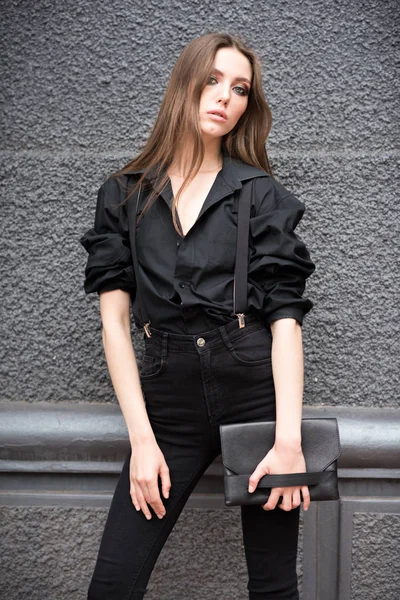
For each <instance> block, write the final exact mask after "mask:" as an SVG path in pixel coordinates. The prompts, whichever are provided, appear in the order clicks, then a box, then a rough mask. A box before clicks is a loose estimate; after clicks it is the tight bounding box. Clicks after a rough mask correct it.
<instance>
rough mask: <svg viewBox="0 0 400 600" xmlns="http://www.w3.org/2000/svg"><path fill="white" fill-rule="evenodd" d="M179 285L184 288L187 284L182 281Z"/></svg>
mask: <svg viewBox="0 0 400 600" xmlns="http://www.w3.org/2000/svg"><path fill="white" fill-rule="evenodd" d="M179 287H180V288H182V289H183V288H185V287H186V284H185V283H183V282H182V281H181V282H180V284H179Z"/></svg>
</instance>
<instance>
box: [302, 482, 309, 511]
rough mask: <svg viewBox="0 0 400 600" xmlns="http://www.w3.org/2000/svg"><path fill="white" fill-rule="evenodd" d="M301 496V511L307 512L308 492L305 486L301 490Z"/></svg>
mask: <svg viewBox="0 0 400 600" xmlns="http://www.w3.org/2000/svg"><path fill="white" fill-rule="evenodd" d="M301 495H302V496H303V509H304V510H308V509H309V507H310V491H309V489H308V486H307V485H305V486H303V487H302V488H301Z"/></svg>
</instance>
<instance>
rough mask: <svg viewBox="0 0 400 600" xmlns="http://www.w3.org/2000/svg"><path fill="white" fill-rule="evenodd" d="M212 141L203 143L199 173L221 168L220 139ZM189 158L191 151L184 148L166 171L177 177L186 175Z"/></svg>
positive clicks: (190, 157) (215, 170)
mask: <svg viewBox="0 0 400 600" xmlns="http://www.w3.org/2000/svg"><path fill="white" fill-rule="evenodd" d="M212 142H214V143H208V144H207V143H206V145H205V151H204V158H203V162H202V163H201V166H200V170H199V173H212V172H214V173H216V172H217V171H219V170H220V169H221V168H222V152H221V139H220V138H219V139H214V140H212ZM216 142H218V143H216ZM191 159H192V153H191V152H190V150H189V151H188V150H187V148H185V151H184V152H182V153H181V154H180V156H175V158H174V160H173V162H172V164H171V165H170V168H169V169H168V172H169V173H170V174H172V175H175V176H178V177H186V175H187V173H188V171H189V167H190V162H191Z"/></svg>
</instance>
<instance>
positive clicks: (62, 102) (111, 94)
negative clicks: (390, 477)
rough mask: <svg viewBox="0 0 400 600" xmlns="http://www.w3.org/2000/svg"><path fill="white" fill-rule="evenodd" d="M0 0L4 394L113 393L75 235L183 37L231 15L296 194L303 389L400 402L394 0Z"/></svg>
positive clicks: (140, 124)
mask: <svg viewBox="0 0 400 600" xmlns="http://www.w3.org/2000/svg"><path fill="white" fill-rule="evenodd" d="M2 4H3V7H2V31H1V42H0V43H1V55H2V57H3V94H4V106H5V111H4V118H3V121H2V133H3V148H2V153H1V156H2V167H1V174H2V184H1V185H2V209H1V213H2V216H1V219H2V224H3V232H4V233H3V240H2V241H3V244H2V246H3V247H2V254H3V255H4V259H3V260H2V262H1V265H0V268H1V273H0V275H1V281H2V303H1V310H2V321H1V340H2V345H1V355H0V373H1V386H2V399H4V400H11V401H13V400H29V401H37V400H44V401H49V400H53V401H54V400H56V401H63V400H69V401H93V400H100V401H113V400H114V398H113V393H112V389H111V385H110V383H109V381H108V375H107V373H106V366H105V362H104V359H103V355H102V348H101V337H100V323H99V316H98V310H97V298H95V297H92V298H85V295H84V292H83V289H82V282H83V269H84V265H85V261H86V254H85V252H84V250H83V248H81V247H80V245H79V243H78V238H79V237H80V235H82V233H83V232H84V231H86V229H88V228H89V227H91V226H92V222H93V217H94V207H95V201H96V192H97V188H98V186H99V185H100V183H101V182H102V181H103V180H104V179H105V177H106V176H107V174H109V173H110V172H111V171H112V170H114V169H117V168H119V167H121V166H122V165H123V164H124V163H125V161H127V160H128V159H129V158H130V157H132V156H133V155H134V154H135V153H136V152H138V151H139V149H140V147H141V145H142V144H143V142H144V140H145V138H146V136H147V135H148V132H149V128H150V126H151V124H152V122H153V120H154V117H155V115H156V111H157V108H158V106H159V102H160V100H161V98H162V94H163V91H164V89H165V85H166V83H167V80H168V76H169V73H170V69H171V67H172V65H173V63H174V61H175V60H176V58H177V56H178V54H179V52H180V50H181V49H182V47H183V46H184V45H185V43H187V42H188V41H189V40H191V39H192V38H193V37H194V36H196V35H199V34H203V33H206V32H209V31H213V30H214V31H215V30H227V31H231V32H233V33H240V34H243V35H244V36H245V37H246V38H247V40H248V41H249V42H250V43H251V45H252V46H253V47H254V48H255V50H256V51H257V52H258V54H259V55H260V57H261V59H262V63H263V70H264V88H265V93H266V96H267V99H268V100H269V102H270V105H271V108H272V111H273V118H274V125H273V129H272V134H271V136H270V141H269V150H270V155H271V158H272V161H273V164H274V165H275V166H276V174H277V176H278V177H279V178H280V180H281V181H282V182H283V183H284V184H285V185H287V187H288V188H289V189H291V190H292V191H293V192H294V193H295V194H297V195H298V196H299V197H300V198H301V199H302V200H303V201H304V202H305V204H306V206H307V212H306V216H305V217H304V219H303V221H302V223H301V226H300V227H299V230H298V231H299V233H300V234H301V235H302V236H303V238H304V239H305V241H306V242H307V243H308V245H309V247H310V251H311V252H312V256H313V258H314V260H315V262H316V264H317V270H316V273H315V274H314V276H313V277H312V278H311V279H310V281H309V285H308V295H309V296H310V297H311V298H312V299H313V300H314V302H315V308H314V310H313V311H312V312H311V313H310V315H308V316H307V319H306V321H305V326H304V337H305V346H306V357H307V380H306V402H307V403H309V404H323V403H324V404H342V405H343V404H347V405H357V406H362V405H364V406H372V405H381V406H396V405H397V402H398V399H397V398H398V397H397V388H396V386H395V381H394V377H393V371H392V369H393V356H395V355H396V353H398V351H399V344H400V342H399V340H400V336H399V320H398V318H397V316H396V302H397V303H398V301H399V298H398V291H397V290H398V281H397V280H396V279H395V269H394V265H395V261H396V250H398V240H399V239H400V231H399V229H400V225H399V223H400V219H399V203H398V202H397V201H396V200H397V198H396V185H397V183H398V179H399V175H398V164H399V161H398V136H399V128H398V120H396V112H398V110H399V80H398V78H397V79H396V77H395V75H396V71H395V64H396V61H395V59H396V56H395V46H396V43H397V42H398V37H397V36H396V30H398V25H399V4H398V2H397V1H396V0H363V1H361V0H347V1H341V2H335V3H328V2H324V1H323V0H319V1H318V0H297V1H296V0H291V1H290V2H289V1H284V0H276V1H275V2H271V3H253V2H250V1H248V0H247V1H246V0H244V1H242V2H240V3H236V4H233V5H232V4H231V2H228V1H227V0H221V1H220V2H218V3H212V2H198V3H196V4H192V3H185V2H177V1H173V2H170V1H169V0H168V2H167V0H162V1H158V2H149V1H147V2H141V3H139V2H129V1H128V0H124V1H121V2H118V3H117V4H115V3H109V2H106V1H100V0H95V1H91V2H88V1H87V0H86V1H85V0H81V1H80V2H78V1H73V0H66V1H65V0H64V1H63V2H61V1H59V0H55V1H54V0H52V1H50V0H42V1H39V2H29V1H25V2H12V1H9V2H3V3H2ZM396 144H397V146H396Z"/></svg>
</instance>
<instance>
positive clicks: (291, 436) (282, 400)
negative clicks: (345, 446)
mask: <svg viewBox="0 0 400 600" xmlns="http://www.w3.org/2000/svg"><path fill="white" fill-rule="evenodd" d="M271 332H272V355H271V358H272V372H273V378H274V385H275V396H276V431H275V444H274V446H273V448H272V449H271V450H270V451H269V452H268V454H267V455H266V456H265V458H264V459H263V460H262V461H261V462H260V463H259V464H258V466H257V468H256V469H255V471H254V472H253V474H252V475H251V477H250V480H249V491H254V490H255V489H256V487H257V484H258V481H259V480H260V479H261V477H263V476H264V475H278V474H283V473H285V474H286V473H302V472H304V471H305V470H306V465H305V460H304V456H303V452H302V449H301V417H302V404H303V379H304V377H303V374H304V360H303V344H302V330H301V325H300V323H299V322H298V321H297V320H296V319H294V318H282V319H278V320H276V321H273V322H272V323H271ZM300 491H301V493H302V496H303V508H304V510H307V509H308V507H309V504H310V494H309V490H308V487H307V486H298V487H287V488H273V489H272V490H271V494H270V497H269V499H268V502H267V503H266V504H264V505H263V508H264V509H265V510H272V509H274V508H275V507H276V505H277V502H278V500H279V497H280V496H282V497H283V501H282V503H281V504H279V507H280V508H282V509H283V510H291V509H292V508H296V507H297V506H300V504H301V496H300Z"/></svg>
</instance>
